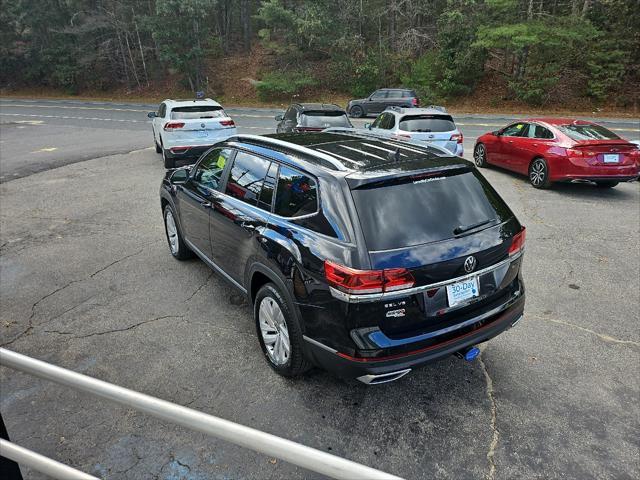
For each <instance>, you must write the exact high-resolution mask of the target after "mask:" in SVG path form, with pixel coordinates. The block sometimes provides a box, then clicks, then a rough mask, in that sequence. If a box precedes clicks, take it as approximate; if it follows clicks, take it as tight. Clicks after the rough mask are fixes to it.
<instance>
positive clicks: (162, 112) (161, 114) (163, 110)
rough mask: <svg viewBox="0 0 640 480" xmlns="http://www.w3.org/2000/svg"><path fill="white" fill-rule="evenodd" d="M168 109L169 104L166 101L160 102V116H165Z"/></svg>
mask: <svg viewBox="0 0 640 480" xmlns="http://www.w3.org/2000/svg"><path fill="white" fill-rule="evenodd" d="M166 111H167V106H166V105H165V104H164V103H161V104H160V108H158V116H159V117H160V118H164V114H165V112H166Z"/></svg>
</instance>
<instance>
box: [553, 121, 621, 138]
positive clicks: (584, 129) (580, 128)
mask: <svg viewBox="0 0 640 480" xmlns="http://www.w3.org/2000/svg"><path fill="white" fill-rule="evenodd" d="M558 130H560V131H561V132H562V133H564V134H565V135H567V136H568V137H569V138H571V139H573V140H577V141H579V140H618V139H620V137H619V136H618V135H616V134H615V133H613V132H612V131H611V130H609V129H607V128H604V127H601V126H600V125H558Z"/></svg>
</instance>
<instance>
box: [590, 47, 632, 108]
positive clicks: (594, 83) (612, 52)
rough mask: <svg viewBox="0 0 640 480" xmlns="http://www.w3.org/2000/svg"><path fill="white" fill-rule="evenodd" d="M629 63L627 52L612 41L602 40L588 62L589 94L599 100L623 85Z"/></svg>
mask: <svg viewBox="0 0 640 480" xmlns="http://www.w3.org/2000/svg"><path fill="white" fill-rule="evenodd" d="M628 64H629V55H628V54H627V52H625V51H624V50H621V49H620V48H617V45H613V44H612V42H610V41H600V42H599V43H598V48H597V49H594V50H593V51H592V52H591V53H590V55H589V60H588V62H587V66H588V72H589V80H588V82H587V94H588V95H589V96H591V97H593V98H595V99H596V100H598V101H603V100H605V99H606V98H607V96H608V95H609V93H610V92H611V91H613V90H615V89H616V88H617V87H620V86H621V85H622V83H623V81H624V75H625V72H626V71H627V68H628Z"/></svg>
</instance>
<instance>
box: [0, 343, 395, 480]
mask: <svg viewBox="0 0 640 480" xmlns="http://www.w3.org/2000/svg"><path fill="white" fill-rule="evenodd" d="M0 365H3V366H5V367H9V368H13V369H15V370H19V371H21V372H24V373H28V374H30V375H34V376H36V377H40V378H44V379H46V380H51V381H53V382H56V383H59V384H61V385H65V386H68V387H71V388H73V389H75V390H79V391H82V392H86V393H90V394H92V395H95V396H98V397H101V398H105V399H107V400H111V401H113V402H116V403H119V404H121V405H124V406H126V407H129V408H134V409H136V410H138V411H141V412H144V413H147V414H149V415H151V416H153V417H156V418H160V419H162V420H166V421H168V422H171V423H175V424H177V425H181V426H183V427H186V428H188V429H190V430H195V431H198V432H202V433H205V434H207V435H211V436H213V437H217V438H220V439H222V440H226V441H228V442H231V443H234V444H236V445H239V446H241V447H245V448H248V449H250V450H253V451H256V452H260V453H263V454H265V455H269V456H271V457H276V458H279V459H281V460H284V461H286V462H289V463H292V464H294V465H297V466H299V467H302V468H306V469H307V470H311V471H313V472H317V473H321V474H323V475H326V476H328V477H331V478H338V479H349V480H351V479H353V480H357V479H361V480H365V479H366V480H378V479H380V480H382V479H385V480H393V479H395V480H398V479H399V477H396V476H394V475H390V474H388V473H385V472H382V471H380V470H376V469H373V468H370V467H367V466H365V465H361V464H359V463H356V462H352V461H351V460H347V459H345V458H341V457H337V456H335V455H331V454H330V453H326V452H323V451H320V450H316V449H315V448H311V447H307V446H304V445H301V444H299V443H296V442H292V441H291V440H286V439H284V438H281V437H277V436H275V435H271V434H269V433H265V432H261V431H260V430H256V429H254V428H251V427H246V426H244V425H240V424H238V423H234V422H230V421H228V420H224V419H222V418H218V417H215V416H213V415H208V414H206V413H202V412H199V411H197V410H193V409H191V408H187V407H183V406H181V405H177V404H175V403H171V402H167V401H165V400H161V399H159V398H155V397H152V396H150V395H145V394H143V393H139V392H136V391H134V390H129V389H127V388H124V387H119V386H117V385H113V384H111V383H108V382H104V381H102V380H98V379H95V378H93V377H89V376H87V375H82V374H80V373H76V372H73V371H71V370H67V369H64V368H61V367H57V366H55V365H51V364H49V363H46V362H43V361H41V360H36V359H34V358H31V357H27V356H25V355H22V354H19V353H16V352H13V351H11V350H7V349H5V348H0ZM5 443H9V442H3V443H2V445H1V446H2V448H1V450H2V455H3V456H5V457H7V458H12V457H10V456H9V455H5V448H6V447H5ZM10 445H11V444H10ZM13 447H14V448H15V447H17V446H13ZM10 448H11V447H10ZM17 448H21V447H17ZM23 450H24V449H23ZM7 451H8V450H7ZM26 452H29V451H28V450H27V451H26ZM29 454H31V455H38V454H35V453H33V452H29ZM38 456H39V455H38ZM39 457H41V456H39ZM34 458H35V457H34ZM42 458H45V459H46V457H42ZM12 459H13V458H12ZM25 459H27V457H26V456H23V457H22V461H24V460H25ZM46 460H48V461H49V462H53V463H56V464H57V462H54V461H53V460H49V459H46ZM17 461H18V462H20V460H17ZM25 464H27V463H25ZM39 465H40V466H41V467H42V468H49V469H48V470H40V471H41V472H43V473H47V474H49V475H51V476H53V477H54V478H64V479H67V478H69V475H64V476H56V475H55V474H54V473H55V472H54V470H53V469H52V468H53V467H52V466H51V464H49V465H47V464H46V463H40V464H39ZM58 465H61V464H58ZM30 466H32V467H33V468H34V469H38V468H37V467H36V466H35V465H34V464H30ZM62 466H63V467H64V465H62ZM67 468H68V467H67ZM79 473H81V472H79ZM78 478H83V477H78ZM84 478H93V477H90V476H87V477H84Z"/></svg>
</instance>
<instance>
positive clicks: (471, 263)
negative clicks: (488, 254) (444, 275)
mask: <svg viewBox="0 0 640 480" xmlns="http://www.w3.org/2000/svg"><path fill="white" fill-rule="evenodd" d="M477 263H478V261H477V260H476V257H474V256H473V255H469V256H468V257H467V258H466V259H465V260H464V271H465V272H467V273H471V272H473V271H474V270H475V268H476V264H477Z"/></svg>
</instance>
